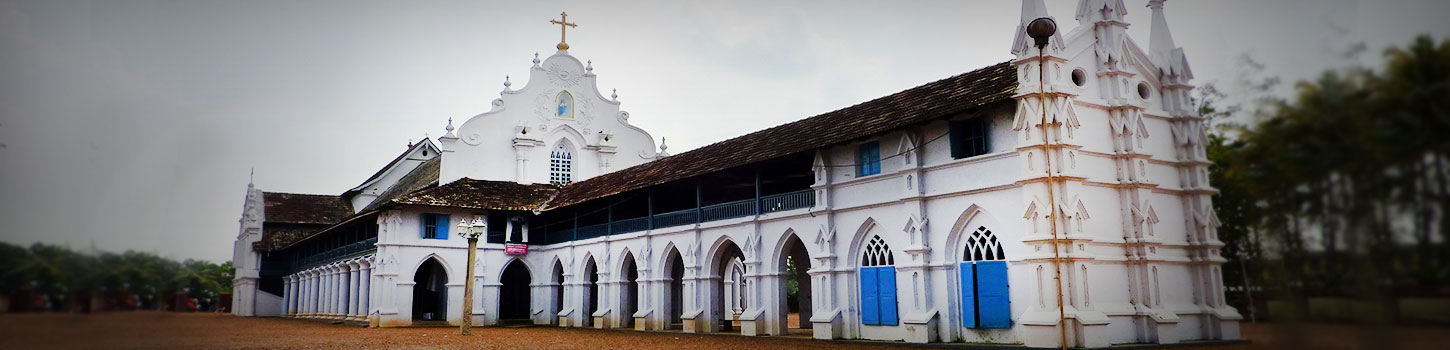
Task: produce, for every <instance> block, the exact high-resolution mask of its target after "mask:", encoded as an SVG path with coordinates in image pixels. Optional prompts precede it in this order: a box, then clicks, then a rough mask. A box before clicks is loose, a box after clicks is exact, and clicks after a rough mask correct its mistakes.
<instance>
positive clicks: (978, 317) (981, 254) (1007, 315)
mask: <svg viewBox="0 0 1450 350" xmlns="http://www.w3.org/2000/svg"><path fill="white" fill-rule="evenodd" d="M1004 259H1006V256H1005V254H1004V252H1003V251H1002V242H999V241H997V235H994V234H992V231H991V230H988V229H987V227H986V226H978V227H977V230H976V231H972V234H971V236H968V237H967V247H966V251H964V252H963V255H962V263H961V266H960V267H961V269H960V273H961V277H962V278H961V287H962V326H963V327H967V328H1011V327H1012V313H1011V310H1012V309H1011V307H1010V304H1011V298H1010V297H1009V295H1008V294H1007V261H1005V260H1004Z"/></svg>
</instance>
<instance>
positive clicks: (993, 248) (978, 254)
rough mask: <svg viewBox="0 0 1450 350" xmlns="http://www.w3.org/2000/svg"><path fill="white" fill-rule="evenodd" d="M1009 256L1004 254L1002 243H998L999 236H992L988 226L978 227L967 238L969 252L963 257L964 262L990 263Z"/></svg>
mask: <svg viewBox="0 0 1450 350" xmlns="http://www.w3.org/2000/svg"><path fill="white" fill-rule="evenodd" d="M1006 258H1007V256H1006V254H1004V253H1003V252H1002V242H998V241H997V235H994V234H992V230H988V229H987V227H986V226H978V227H977V230H976V231H973V232H972V236H971V237H967V251H966V254H964V255H962V261H988V260H1003V259H1006Z"/></svg>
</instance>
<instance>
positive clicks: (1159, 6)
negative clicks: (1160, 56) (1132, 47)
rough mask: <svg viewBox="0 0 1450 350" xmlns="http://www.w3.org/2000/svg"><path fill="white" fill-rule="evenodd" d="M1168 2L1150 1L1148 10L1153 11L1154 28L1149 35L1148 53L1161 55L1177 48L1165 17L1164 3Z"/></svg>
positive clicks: (1161, 0)
mask: <svg viewBox="0 0 1450 350" xmlns="http://www.w3.org/2000/svg"><path fill="white" fill-rule="evenodd" d="M1166 1H1167V0H1148V8H1149V9H1151V10H1152V11H1153V27H1152V31H1151V32H1150V34H1149V35H1148V51H1149V52H1152V53H1155V54H1156V53H1159V52H1163V51H1167V50H1173V49H1175V48H1177V45H1174V44H1173V34H1172V33H1169V32H1168V20H1167V19H1166V18H1164V17H1163V3H1164V2H1166Z"/></svg>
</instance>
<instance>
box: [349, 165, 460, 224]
mask: <svg viewBox="0 0 1450 350" xmlns="http://www.w3.org/2000/svg"><path fill="white" fill-rule="evenodd" d="M442 162H443V157H433V159H429V160H428V161H426V162H423V164H418V167H416V168H413V171H410V172H408V174H407V175H403V177H402V178H400V179H398V183H396V184H393V187H389V188H388V190H386V191H383V193H382V194H379V195H378V198H377V199H374V200H373V202H372V203H369V204H368V206H367V207H366V208H363V210H360V211H358V212H359V213H366V212H369V211H373V210H376V209H378V208H382V207H383V206H385V205H388V204H390V203H392V201H393V199H396V198H398V197H401V196H404V195H407V194H410V193H413V192H417V191H420V190H423V189H425V188H430V187H434V186H438V170H439V166H440V165H441V163H442Z"/></svg>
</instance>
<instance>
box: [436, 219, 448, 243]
mask: <svg viewBox="0 0 1450 350" xmlns="http://www.w3.org/2000/svg"><path fill="white" fill-rule="evenodd" d="M433 218H434V219H437V220H438V223H437V224H435V225H436V226H437V227H436V228H434V229H433V238H437V239H448V226H449V225H448V215H447V214H435V215H433Z"/></svg>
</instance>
